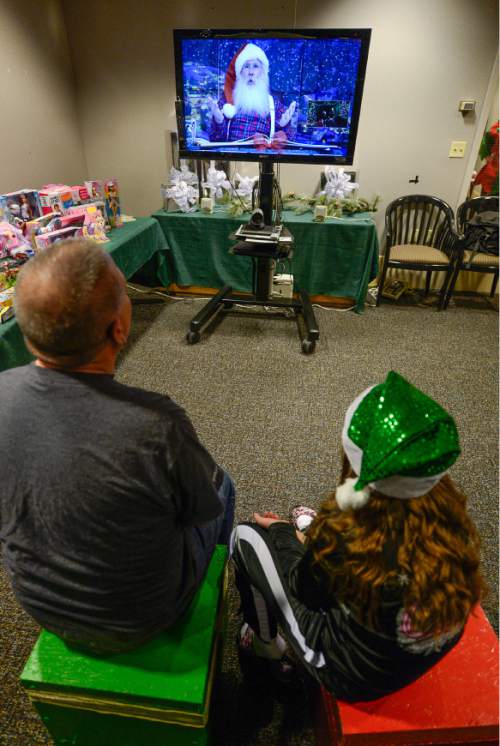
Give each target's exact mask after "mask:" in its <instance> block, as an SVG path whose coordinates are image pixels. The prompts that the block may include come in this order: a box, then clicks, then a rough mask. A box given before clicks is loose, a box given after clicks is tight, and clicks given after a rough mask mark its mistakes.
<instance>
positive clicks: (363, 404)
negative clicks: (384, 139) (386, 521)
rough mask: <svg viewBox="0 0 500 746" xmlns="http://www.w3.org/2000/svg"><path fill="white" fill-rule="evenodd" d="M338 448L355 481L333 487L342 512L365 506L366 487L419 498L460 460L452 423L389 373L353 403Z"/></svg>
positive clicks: (389, 494)
mask: <svg viewBox="0 0 500 746" xmlns="http://www.w3.org/2000/svg"><path fill="white" fill-rule="evenodd" d="M342 444H343V446H344V451H345V453H346V455H347V458H348V459H349V462H350V464H351V466H352V468H353V470H354V472H355V473H356V474H357V475H358V477H357V479H346V481H345V482H344V484H342V485H340V486H339V487H338V488H337V492H336V500H337V504H338V506H339V508H340V509H341V510H348V509H349V508H353V509H354V510H356V509H358V508H361V507H362V506H363V505H366V503H367V502H368V500H369V499H370V488H371V489H374V490H377V492H381V493H382V494H384V495H387V497H397V498H399V499H401V500H406V499H409V498H412V497H421V496H422V495H425V494H426V493H427V492H429V490H430V489H432V487H434V485H435V484H437V483H438V482H439V480H440V479H441V477H442V476H443V475H444V474H445V473H446V471H447V470H448V469H449V467H450V466H451V465H452V464H453V463H455V461H456V460H457V458H458V456H459V455H460V446H459V443H458V432H457V428H456V425H455V422H454V420H453V418H452V417H451V416H450V415H449V414H448V412H446V411H445V410H444V409H443V408H442V407H441V406H440V405H439V404H438V403H437V402H435V401H434V400H433V399H431V398H430V397H429V396H427V395H426V394H424V393H423V392H422V391H419V389H417V388H415V386H413V385H412V384H411V383H409V382H408V381H407V380H405V379H404V378H403V377H402V376H400V375H399V373H395V372H394V371H390V373H389V374H388V376H387V378H386V380H385V381H384V383H381V384H379V385H377V386H371V387H370V388H368V389H366V390H365V391H363V393H362V394H360V395H359V396H358V397H357V398H356V399H355V400H354V401H353V402H352V404H351V405H350V407H349V409H348V410H347V413H346V416H345V420H344V428H343V431H342Z"/></svg>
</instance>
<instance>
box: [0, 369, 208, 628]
mask: <svg viewBox="0 0 500 746" xmlns="http://www.w3.org/2000/svg"><path fill="white" fill-rule="evenodd" d="M0 421H1V430H0V473H1V475H2V489H1V493H0V539H1V541H2V545H3V558H4V563H5V566H6V569H7V572H8V574H9V576H10V579H11V582H12V587H13V590H14V593H15V595H16V597H17V598H18V600H19V602H20V603H21V605H22V606H24V608H25V609H26V610H27V611H28V612H29V613H30V614H31V615H32V616H33V617H34V618H35V619H37V620H38V621H39V622H40V623H41V624H46V625H47V626H50V625H51V624H54V625H55V626H57V627H61V626H63V627H64V626H69V627H70V628H71V627H72V626H73V625H76V626H77V627H78V628H80V629H82V628H83V629H84V630H85V629H89V631H90V630H105V631H109V632H111V633H118V634H119V635H122V634H125V635H127V636H128V635H131V636H132V637H133V636H135V635H140V634H141V633H144V632H146V633H147V632H148V631H149V630H154V629H157V628H158V626H159V625H160V626H165V627H168V626H169V625H170V624H172V623H173V622H174V621H175V620H176V619H177V618H178V617H179V616H180V614H182V612H183V611H184V610H185V609H186V607H187V605H188V604H189V602H190V600H191V599H192V597H193V594H194V591H195V589H196V580H195V568H194V563H193V557H192V554H191V551H190V543H189V533H190V532H189V530H188V528H189V527H190V526H192V525H194V524H199V523H203V522H205V521H208V520H211V519H213V518H215V517H216V516H218V515H219V514H220V513H221V511H222V506H221V502H220V500H219V498H218V496H217V489H216V487H217V480H218V479H219V475H220V470H219V468H218V467H217V464H216V463H215V462H214V460H213V459H212V457H211V456H210V455H209V454H208V452H207V451H206V450H205V448H204V447H203V446H202V445H201V443H200V442H199V440H198V438H197V436H196V433H195V431H194V429H193V426H192V424H191V422H190V421H189V419H188V417H187V415H186V414H185V412H184V411H183V410H182V409H181V408H180V407H178V406H177V405H176V404H175V402H173V401H172V400H171V399H169V398H168V397H166V396H162V395H160V394H155V393H152V392H148V391H144V390H142V389H137V388H132V387H130V386H125V385H123V384H120V383H118V382H117V381H115V380H114V378H113V377H112V376H111V375H101V374H81V373H65V372H62V371H57V370H52V369H48V368H41V367H38V366H35V365H34V364H31V365H27V366H24V367H21V368H13V369H11V370H8V371H5V372H4V373H2V374H1V375H0Z"/></svg>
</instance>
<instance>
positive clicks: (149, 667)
mask: <svg viewBox="0 0 500 746" xmlns="http://www.w3.org/2000/svg"><path fill="white" fill-rule="evenodd" d="M226 559H227V547H225V546H222V545H219V546H217V548H216V550H215V553H214V555H213V557H212V559H211V562H210V565H209V568H208V571H207V575H206V577H205V579H204V581H203V583H202V585H201V587H200V589H199V591H198V593H197V594H196V597H195V598H194V600H193V603H192V604H191V607H190V609H189V610H188V612H187V613H186V614H185V615H184V617H183V618H182V620H180V621H179V622H178V623H177V624H176V625H175V627H173V628H172V629H170V630H168V631H167V632H163V633H161V634H160V635H159V636H158V637H156V638H155V639H154V640H151V641H150V642H148V643H147V644H146V645H143V646H142V647H140V648H137V649H136V650H134V651H132V652H128V653H120V654H117V655H112V656H109V657H106V658H98V657H94V656H92V655H86V654H84V653H81V652H79V651H76V650H74V649H72V648H70V647H68V646H67V645H66V644H65V643H64V642H63V641H62V640H61V639H60V638H59V637H57V636H56V635H53V634H51V633H50V632H47V631H46V630H43V631H42V633H41V634H40V637H39V638H38V641H37V643H36V645H35V647H34V648H33V651H32V652H31V655H30V657H29V658H28V661H27V663H26V665H25V667H24V670H23V672H22V674H21V683H22V685H23V686H24V687H25V689H26V690H27V693H28V695H29V697H30V699H31V701H32V703H33V705H34V706H35V707H36V709H37V710H38V712H39V713H40V715H41V718H42V720H43V722H44V725H45V727H46V728H47V730H48V731H49V733H50V735H51V736H52V738H53V740H54V743H55V744H56V745H57V746H167V744H168V746H207V744H209V742H210V738H209V735H210V734H209V729H208V716H209V707H210V698H211V691H212V684H213V679H214V675H215V671H216V668H217V662H218V658H219V653H220V648H221V647H222V637H223V627H224V606H225V604H224V598H225V593H226V588H227V568H226Z"/></svg>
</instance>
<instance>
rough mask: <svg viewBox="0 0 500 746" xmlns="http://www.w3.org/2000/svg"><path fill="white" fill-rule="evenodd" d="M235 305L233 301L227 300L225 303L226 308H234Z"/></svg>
mask: <svg viewBox="0 0 500 746" xmlns="http://www.w3.org/2000/svg"><path fill="white" fill-rule="evenodd" d="M233 306H234V303H231V301H227V302H226V303H224V308H227V309H229V308H232V307H233Z"/></svg>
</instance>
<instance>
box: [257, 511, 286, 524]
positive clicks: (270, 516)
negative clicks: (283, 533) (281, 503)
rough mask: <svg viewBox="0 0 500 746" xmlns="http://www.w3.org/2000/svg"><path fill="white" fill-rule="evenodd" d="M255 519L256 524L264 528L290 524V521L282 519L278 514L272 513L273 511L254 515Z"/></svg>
mask: <svg viewBox="0 0 500 746" xmlns="http://www.w3.org/2000/svg"><path fill="white" fill-rule="evenodd" d="M253 519H254V521H255V523H257V525H259V526H262V528H269V526H271V525H272V524H273V523H288V521H285V520H283V518H280V517H279V515H278V514H277V513H272V512H271V511H266V512H265V513H254V514H253Z"/></svg>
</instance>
